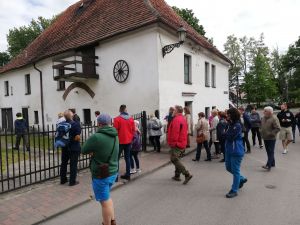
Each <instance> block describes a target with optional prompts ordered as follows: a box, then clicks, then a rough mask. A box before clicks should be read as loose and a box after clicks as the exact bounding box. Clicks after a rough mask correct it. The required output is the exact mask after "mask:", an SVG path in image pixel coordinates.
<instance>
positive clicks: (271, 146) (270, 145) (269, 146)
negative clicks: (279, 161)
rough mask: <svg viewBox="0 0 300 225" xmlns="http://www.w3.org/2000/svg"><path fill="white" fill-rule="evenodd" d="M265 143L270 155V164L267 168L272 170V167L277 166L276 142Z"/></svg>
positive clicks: (268, 141) (265, 141) (266, 141)
mask: <svg viewBox="0 0 300 225" xmlns="http://www.w3.org/2000/svg"><path fill="white" fill-rule="evenodd" d="M264 143H265V146H266V151H267V155H268V162H267V165H266V166H267V167H269V168H271V167H272V166H275V157H274V149H275V144H276V140H264Z"/></svg>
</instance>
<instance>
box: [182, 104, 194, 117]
mask: <svg viewBox="0 0 300 225" xmlns="http://www.w3.org/2000/svg"><path fill="white" fill-rule="evenodd" d="M184 106H185V107H187V108H188V109H189V110H190V113H191V116H192V118H193V102H192V101H187V102H184Z"/></svg>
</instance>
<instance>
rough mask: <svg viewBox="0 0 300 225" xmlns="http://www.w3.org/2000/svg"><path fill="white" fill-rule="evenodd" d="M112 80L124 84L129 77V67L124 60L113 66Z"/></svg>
mask: <svg viewBox="0 0 300 225" xmlns="http://www.w3.org/2000/svg"><path fill="white" fill-rule="evenodd" d="M113 72H114V78H115V80H116V81H117V82H119V83H124V82H125V81H126V80H127V78H128V76H129V66H128V64H127V62H126V61H125V60H119V61H117V62H116V64H115V66H114V71H113Z"/></svg>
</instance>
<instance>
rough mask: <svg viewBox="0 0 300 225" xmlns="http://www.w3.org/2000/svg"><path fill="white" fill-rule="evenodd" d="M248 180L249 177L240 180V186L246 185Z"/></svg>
mask: <svg viewBox="0 0 300 225" xmlns="http://www.w3.org/2000/svg"><path fill="white" fill-rule="evenodd" d="M247 181H248V179H247V178H245V179H244V180H241V181H240V186H239V188H240V189H241V188H242V187H243V186H244V184H246V183H247Z"/></svg>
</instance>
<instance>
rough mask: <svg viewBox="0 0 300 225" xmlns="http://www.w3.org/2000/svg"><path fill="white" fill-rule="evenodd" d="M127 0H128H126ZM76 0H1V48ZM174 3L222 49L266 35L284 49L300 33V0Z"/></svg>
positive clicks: (171, 0)
mask: <svg viewBox="0 0 300 225" xmlns="http://www.w3.org/2000/svg"><path fill="white" fill-rule="evenodd" d="M123 1H126V0H123ZM75 2H77V1H76V0H0V9H1V10H0V51H4V50H6V49H7V42H6V34H7V33H8V30H9V29H10V28H13V27H19V26H22V25H27V24H28V23H29V22H30V20H31V19H32V18H37V17H38V16H43V17H46V18H50V17H52V16H53V15H55V14H58V13H59V12H61V11H63V10H64V9H66V8H67V7H68V6H69V5H71V4H72V3H75ZM166 2H167V3H168V4H169V5H171V6H173V5H176V6H178V7H180V8H190V9H193V10H194V12H195V15H196V16H197V17H198V18H199V19H200V23H201V24H202V25H203V26H204V28H205V30H206V32H207V36H208V37H213V39H214V43H215V45H216V46H217V47H218V48H219V49H220V50H221V51H222V50H223V44H224V43H225V41H226V37H227V36H228V35H230V34H235V35H236V36H238V37H242V36H244V35H246V36H249V37H250V36H254V37H259V34H260V33H262V32H263V33H264V34H265V41H266V43H267V45H268V46H269V47H270V48H276V47H278V48H279V50H280V51H285V50H286V49H287V48H288V46H289V45H290V44H292V43H294V42H295V41H296V40H297V38H298V36H299V35H300V25H299V22H300V13H299V9H300V0H242V1H241V0H226V1H224V0H210V1H204V0H185V1H183V0H166Z"/></svg>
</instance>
